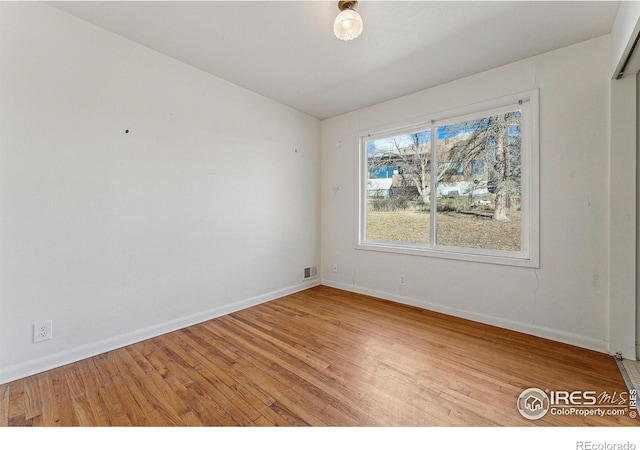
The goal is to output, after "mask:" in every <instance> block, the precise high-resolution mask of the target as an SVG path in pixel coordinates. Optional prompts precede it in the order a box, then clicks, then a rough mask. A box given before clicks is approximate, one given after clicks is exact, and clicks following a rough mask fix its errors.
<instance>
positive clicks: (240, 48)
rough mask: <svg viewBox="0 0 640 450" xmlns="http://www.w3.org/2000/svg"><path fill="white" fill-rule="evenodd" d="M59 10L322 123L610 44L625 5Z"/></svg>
mask: <svg viewBox="0 0 640 450" xmlns="http://www.w3.org/2000/svg"><path fill="white" fill-rule="evenodd" d="M49 4H50V5H51V6H54V7H55V8H58V9H60V10H63V11H66V12H68V13H70V14H73V15H74V16H77V17H79V18H81V19H84V20H87V21H89V22H91V23H93V24H96V25H98V26H100V27H102V28H104V29H107V30H109V31H112V32H114V33H116V34H118V35H121V36H123V37H125V38H128V39H130V40H132V41H134V42H138V43H140V44H142V45H144V46H146V47H149V48H151V49H154V50H156V51H158V52H161V53H164V54H166V55H169V56H171V57H173V58H175V59H177V60H179V61H182V62H184V63H186V64H189V65H191V66H194V67H197V68H199V69H201V70H204V71H206V72H209V73H211V74H213V75H216V76H218V77H220V78H223V79H225V80H228V81H230V82H233V83H235V84H237V85H240V86H243V87H245V88H247V89H250V90H251V91H254V92H257V93H259V94H262V95H264V96H266V97H269V98H271V99H274V100H276V101H278V102H281V103H283V104H285V105H289V106H291V107H293V108H295V109H297V110H300V111H303V112H305V113H308V114H310V115H312V116H314V117H317V118H320V119H324V118H328V117H333V116H336V115H339V114H342V113H345V112H348V111H353V110H356V109H359V108H363V107H365V106H369V105H372V104H376V103H379V102H382V101H385V100H389V99H392V98H396V97H400V96H402V95H406V94H410V93H413V92H417V91H419V90H422V89H426V88H429V87H432V86H435V85H438V84H442V83H445V82H448V81H451V80H454V79H458V78H461V77H464V76H468V75H471V74H474V73H478V72H482V71H484V70H488V69H491V68H494V67H498V66H501V65H504V64H508V63H511V62H514V61H518V60H521V59H524V58H527V57H530V56H534V55H537V54H540V53H544V52H547V51H551V50H554V49H558V48H561V47H565V46H567V45H571V44H574V43H578V42H581V41H584V40H587V39H590V38H593V37H597V36H602V35H605V34H609V33H610V31H611V27H612V25H613V22H614V19H615V15H616V13H617V10H618V7H619V2H612V1H604V2H594V1H586V2H582V1H568V2H557V1H545V2H525V1H489V2H473V1H460V2H459V1H360V2H359V4H358V7H357V10H358V12H359V13H360V15H361V16H362V18H363V21H364V32H363V33H362V35H361V36H360V37H359V38H358V39H356V40H355V41H351V42H342V41H339V40H338V39H336V38H335V37H334V36H333V20H334V18H335V16H336V15H337V13H338V8H337V1H330V2H327V1H280V2H276V1H196V2H185V1H177V2H169V1H143V2H129V1H115V2H112V1H106V2H96V1H86V2H85V1H74V2H52V3H49Z"/></svg>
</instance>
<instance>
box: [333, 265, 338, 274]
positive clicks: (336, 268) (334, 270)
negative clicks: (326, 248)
mask: <svg viewBox="0 0 640 450" xmlns="http://www.w3.org/2000/svg"><path fill="white" fill-rule="evenodd" d="M333 273H338V265H337V264H334V265H333Z"/></svg>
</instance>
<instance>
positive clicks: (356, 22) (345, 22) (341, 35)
mask: <svg viewBox="0 0 640 450" xmlns="http://www.w3.org/2000/svg"><path fill="white" fill-rule="evenodd" d="M357 4H358V2H356V1H341V2H338V9H339V10H340V14H338V17H336V20H335V22H333V34H335V35H336V37H337V38H338V39H340V40H342V41H351V40H353V39H355V38H357V37H358V36H360V33H362V28H363V24H362V17H360V14H358V13H357V12H356V10H355V7H356V5H357Z"/></svg>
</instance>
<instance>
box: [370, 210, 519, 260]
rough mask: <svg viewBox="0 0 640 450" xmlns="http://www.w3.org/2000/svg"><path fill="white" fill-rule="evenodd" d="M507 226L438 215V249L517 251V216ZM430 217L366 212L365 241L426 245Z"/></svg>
mask: <svg viewBox="0 0 640 450" xmlns="http://www.w3.org/2000/svg"><path fill="white" fill-rule="evenodd" d="M508 216H509V218H510V219H511V221H510V222H497V221H495V220H491V218H490V217H483V216H478V215H473V214H464V213H460V212H453V211H451V212H449V211H448V212H441V213H438V217H437V221H438V230H437V231H438V245H446V246H451V247H466V248H483V249H491V250H509V251H519V250H520V212H517V211H513V212H510V213H509V214H508ZM429 230H430V214H429V212H424V211H414V210H412V209H406V210H403V211H393V212H386V211H368V212H367V240H369V241H387V242H402V243H410V244H427V243H429Z"/></svg>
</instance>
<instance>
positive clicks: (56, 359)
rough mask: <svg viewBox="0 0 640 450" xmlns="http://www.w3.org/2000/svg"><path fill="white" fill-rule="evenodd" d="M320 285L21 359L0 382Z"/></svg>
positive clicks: (1, 375)
mask: <svg viewBox="0 0 640 450" xmlns="http://www.w3.org/2000/svg"><path fill="white" fill-rule="evenodd" d="M319 284H320V280H319V279H318V278H316V279H309V280H306V281H304V282H302V283H300V284H297V285H294V286H290V287H287V288H284V289H279V290H276V291H273V292H269V293H267V294H263V295H259V296H256V297H252V298H248V299H244V300H241V301H237V302H235V303H232V304H229V305H225V306H221V307H218V308H213V309H210V310H207V311H202V312H200V313H197V314H193V315H190V316H186V317H181V318H179V319H175V320H172V321H169V322H165V323H161V324H158V325H154V326H152V327H148V328H144V329H141V330H136V331H133V332H130V333H125V334H122V335H119V336H114V337H111V338H108V339H105V340H102V341H98V342H93V343H90V344H87V345H83V346H80V347H76V348H72V349H69V350H65V351H62V352H58V353H55V354H53V355H48V356H46V357H44V358H38V359H36V360H33V361H28V362H24V363H21V364H16V365H13V366H9V367H2V368H0V384H4V383H8V382H10V381H14V380H18V379H20V378H24V377H28V376H31V375H34V374H37V373H40V372H44V371H46V370H50V369H55V368H57V367H60V366H64V365H66V364H70V363H73V362H76V361H80V360H83V359H86V358H90V357H92V356H96V355H99V354H101V353H105V352H108V351H111V350H115V349H118V348H122V347H125V346H127V345H131V344H135V343H136V342H141V341H144V340H145V339H150V338H153V337H156V336H160V335H162V334H165V333H169V332H171V331H176V330H179V329H181V328H185V327H188V326H191V325H195V324H198V323H201V322H205V321H207V320H211V319H215V318H216V317H220V316H224V315H225V314H231V313H233V312H236V311H240V310H242V309H246V308H249V307H251V306H256V305H259V304H261V303H265V302H268V301H271V300H275V299H277V298H280V297H284V296H286V295H290V294H294V293H296V292H300V291H303V290H305V289H309V288H311V287H314V286H318V285H319Z"/></svg>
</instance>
